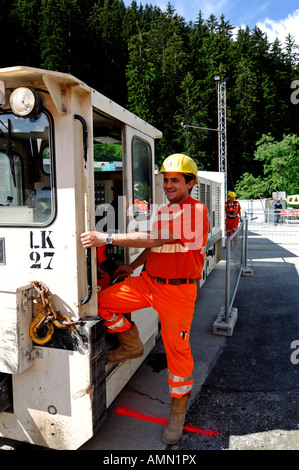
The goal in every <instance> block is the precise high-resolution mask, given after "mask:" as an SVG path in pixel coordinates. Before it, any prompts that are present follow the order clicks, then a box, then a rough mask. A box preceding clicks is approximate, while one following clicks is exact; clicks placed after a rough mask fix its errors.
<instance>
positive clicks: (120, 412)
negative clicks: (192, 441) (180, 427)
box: [115, 407, 219, 436]
mask: <svg viewBox="0 0 299 470" xmlns="http://www.w3.org/2000/svg"><path fill="white" fill-rule="evenodd" d="M115 413H116V414H118V415H122V416H129V417H131V418H136V419H142V420H143V421H150V422H151V423H158V424H163V425H164V426H165V425H166V424H167V421H168V420H167V419H165V418H158V417H153V416H146V415H144V414H142V413H138V412H137V411H130V410H127V409H126V408H121V407H119V408H116V410H115ZM184 430H185V431H189V432H194V433H198V434H203V435H204V436H219V432H218V431H211V430H204V429H201V428H197V427H194V426H187V425H186V426H184Z"/></svg>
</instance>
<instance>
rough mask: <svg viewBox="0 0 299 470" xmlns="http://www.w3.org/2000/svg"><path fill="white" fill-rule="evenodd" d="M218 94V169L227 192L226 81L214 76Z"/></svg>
mask: <svg viewBox="0 0 299 470" xmlns="http://www.w3.org/2000/svg"><path fill="white" fill-rule="evenodd" d="M215 81H216V82H217V95H218V155H219V171H220V172H221V173H224V188H225V194H227V131H226V81H227V79H224V80H221V79H220V77H218V76H217V77H215Z"/></svg>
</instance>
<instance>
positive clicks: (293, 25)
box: [257, 9, 299, 46]
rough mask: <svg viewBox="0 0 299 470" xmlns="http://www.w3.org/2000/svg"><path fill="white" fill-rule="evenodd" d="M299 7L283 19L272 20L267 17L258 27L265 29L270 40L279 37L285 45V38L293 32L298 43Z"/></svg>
mask: <svg viewBox="0 0 299 470" xmlns="http://www.w3.org/2000/svg"><path fill="white" fill-rule="evenodd" d="M298 26H299V9H298V10H295V11H294V12H293V13H290V14H289V15H288V16H287V18H285V19H282V20H278V21H276V20H271V18H266V19H265V20H264V21H263V22H258V23H257V27H258V28H260V29H261V30H262V31H264V32H265V33H266V34H267V36H268V40H269V41H270V42H273V41H274V40H275V39H276V38H278V39H279V40H280V42H281V44H282V45H283V46H284V45H285V38H286V37H287V35H288V34H291V35H292V36H293V37H294V39H295V42H296V44H299V27H298Z"/></svg>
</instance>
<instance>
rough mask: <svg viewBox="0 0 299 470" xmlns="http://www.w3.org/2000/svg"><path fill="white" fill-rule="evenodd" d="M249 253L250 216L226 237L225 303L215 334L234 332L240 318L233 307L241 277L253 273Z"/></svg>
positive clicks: (214, 328)
mask: <svg viewBox="0 0 299 470" xmlns="http://www.w3.org/2000/svg"><path fill="white" fill-rule="evenodd" d="M247 253H248V218H247V217H245V218H244V219H243V220H242V222H241V224H240V225H239V227H238V229H237V230H236V231H235V232H234V233H233V234H232V235H231V236H230V237H227V238H226V270H225V305H224V307H222V308H221V311H220V314H219V315H218V317H217V320H216V321H215V322H214V324H213V333H214V334H218V335H225V336H231V335H232V334H233V329H234V326H235V323H236V321H237V318H238V309H237V308H233V302H234V300H235V296H236V293H237V290H238V286H239V281H240V277H241V275H242V276H249V275H252V270H251V269H249V268H248V267H247Z"/></svg>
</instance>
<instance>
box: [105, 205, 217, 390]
mask: <svg viewBox="0 0 299 470" xmlns="http://www.w3.org/2000/svg"><path fill="white" fill-rule="evenodd" d="M163 228H167V230H169V231H170V232H171V233H173V234H174V236H175V237H176V238H177V240H175V241H173V242H171V243H167V244H164V245H162V246H160V247H156V248H152V250H151V252H150V254H149V256H148V258H147V261H146V269H145V271H143V272H142V273H141V276H138V277H128V278H126V279H125V280H124V281H123V282H121V283H119V284H115V285H113V286H111V287H109V288H108V289H105V290H104V291H102V292H101V293H100V295H99V305H98V313H99V316H101V317H103V318H104V319H105V326H106V327H107V328H108V330H109V331H111V332H116V333H121V332H123V331H126V330H128V329H130V328H131V324H130V323H129V321H128V320H127V319H126V318H125V317H124V316H123V315H122V313H128V312H132V311H134V310H139V309H142V308H146V307H153V308H154V309H155V310H156V312H157V314H158V315H159V319H160V323H161V335H162V339H163V343H164V347H165V351H166V356H167V367H168V385H169V392H170V395H171V396H173V397H176V398H180V397H181V396H183V395H186V394H187V393H189V392H190V391H191V390H192V386H193V378H192V371H193V357H192V354H191V348H190V343H189V338H190V328H191V323H192V318H193V312H194V305H195V300H196V295H197V286H196V280H198V279H201V273H202V269H203V265H204V257H205V248H206V243H207V237H208V230H209V221H208V210H207V208H206V206H204V205H203V204H202V203H201V202H199V201H196V200H194V199H193V198H191V197H189V198H188V199H187V201H185V203H184V204H183V205H180V206H179V205H176V206H175V207H173V205H171V206H164V207H163V208H162V209H161V210H160V211H159V212H158V214H157V218H156V221H155V222H154V224H153V231H154V230H156V229H163Z"/></svg>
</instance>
